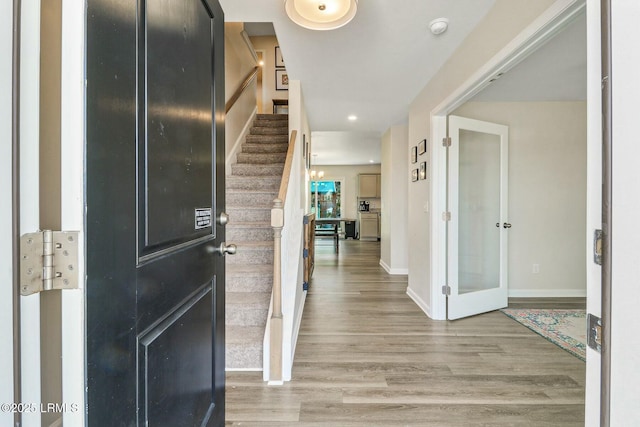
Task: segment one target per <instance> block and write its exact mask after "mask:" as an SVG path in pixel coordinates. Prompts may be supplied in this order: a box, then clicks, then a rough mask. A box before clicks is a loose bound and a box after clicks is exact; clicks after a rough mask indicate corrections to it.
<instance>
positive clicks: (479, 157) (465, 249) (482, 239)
mask: <svg viewBox="0 0 640 427" xmlns="http://www.w3.org/2000/svg"><path fill="white" fill-rule="evenodd" d="M459 167H460V171H459V179H460V181H459V193H458V203H459V223H458V250H459V262H458V293H460V294H464V293H469V292H475V291H481V290H486V289H493V288H497V287H499V286H500V228H498V227H496V223H499V221H500V136H499V135H493V134H487V133H482V132H476V131H470V130H464V129H461V130H460V165H459ZM501 225H502V224H500V226H501Z"/></svg>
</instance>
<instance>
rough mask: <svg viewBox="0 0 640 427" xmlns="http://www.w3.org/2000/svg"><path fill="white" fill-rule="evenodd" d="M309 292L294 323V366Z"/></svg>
mask: <svg viewBox="0 0 640 427" xmlns="http://www.w3.org/2000/svg"><path fill="white" fill-rule="evenodd" d="M307 292H308V291H304V297H303V298H302V303H301V304H300V310H298V317H297V318H296V319H294V323H293V345H292V346H291V364H292V365H293V361H294V359H295V356H296V346H297V345H298V336H299V335H300V326H301V325H302V314H303V313H304V303H305V302H306V301H307Z"/></svg>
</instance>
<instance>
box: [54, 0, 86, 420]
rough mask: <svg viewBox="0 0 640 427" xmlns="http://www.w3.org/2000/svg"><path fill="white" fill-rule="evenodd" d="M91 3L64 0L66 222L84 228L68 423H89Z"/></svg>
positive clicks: (67, 361) (68, 342) (66, 327)
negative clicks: (87, 306) (88, 25)
mask: <svg viewBox="0 0 640 427" xmlns="http://www.w3.org/2000/svg"><path fill="white" fill-rule="evenodd" d="M85 10H86V8H85V2H84V1H80V0H76V1H63V2H62V61H61V63H62V73H61V74H62V81H61V111H62V114H61V118H60V120H61V125H60V132H61V135H60V137H61V142H60V145H61V166H62V167H61V170H62V173H61V178H60V184H61V187H62V192H61V199H62V200H61V201H60V206H61V226H62V229H63V230H74V231H75V230H77V231H80V238H79V239H78V243H79V245H80V246H79V248H78V267H79V268H78V275H79V277H80V278H81V280H79V281H78V283H79V289H75V290H65V291H63V292H62V396H63V400H64V402H62V403H64V404H67V405H77V407H78V408H79V410H73V409H74V408H73V407H72V410H68V411H65V412H63V414H62V416H63V419H62V420H63V425H64V426H65V427H66V426H70V427H82V426H84V425H85V419H86V417H85V410H84V408H85V383H86V378H85V377H86V375H85V369H84V366H85V334H86V331H85V328H84V326H85V313H84V307H85V280H83V279H84V277H85V269H84V267H85V253H86V249H85V248H84V230H85V221H84V218H85V211H84V209H85V198H84V193H85V192H84V147H85V62H86V61H85V55H86V53H85V39H86V37H85V22H86V16H85Z"/></svg>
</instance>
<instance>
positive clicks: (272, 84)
mask: <svg viewBox="0 0 640 427" xmlns="http://www.w3.org/2000/svg"><path fill="white" fill-rule="evenodd" d="M251 43H252V44H253V47H254V48H255V49H256V50H263V51H264V58H263V59H264V65H263V67H262V86H263V94H264V98H263V100H262V111H263V112H265V113H271V112H272V111H273V103H272V102H271V100H272V99H288V98H289V91H286V90H276V46H278V39H276V37H275V36H259V37H251ZM285 64H286V63H285Z"/></svg>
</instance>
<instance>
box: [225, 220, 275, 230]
mask: <svg viewBox="0 0 640 427" xmlns="http://www.w3.org/2000/svg"><path fill="white" fill-rule="evenodd" d="M256 227H258V228H263V227H264V228H271V222H269V221H245V222H236V223H231V222H229V224H228V225H227V228H256Z"/></svg>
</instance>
